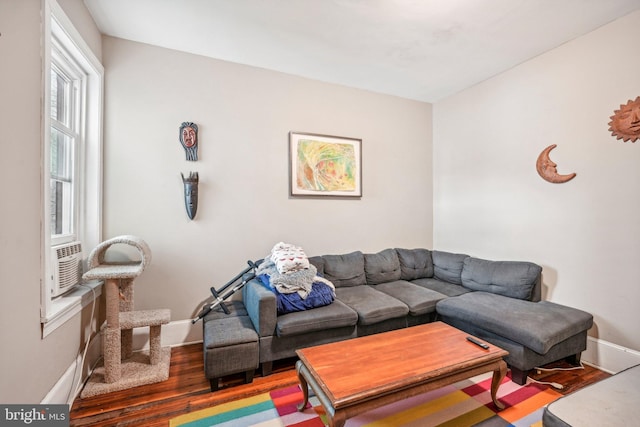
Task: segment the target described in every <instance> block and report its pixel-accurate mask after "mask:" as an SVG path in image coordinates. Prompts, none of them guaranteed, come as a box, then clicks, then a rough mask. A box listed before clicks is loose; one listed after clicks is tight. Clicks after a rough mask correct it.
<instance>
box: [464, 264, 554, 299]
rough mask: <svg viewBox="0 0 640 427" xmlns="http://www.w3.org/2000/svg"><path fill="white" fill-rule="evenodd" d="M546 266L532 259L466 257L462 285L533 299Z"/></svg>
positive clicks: (478, 289)
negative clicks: (543, 267) (527, 260)
mask: <svg viewBox="0 0 640 427" xmlns="http://www.w3.org/2000/svg"><path fill="white" fill-rule="evenodd" d="M541 273H542V267H540V266H539V265H537V264H534V263H532V262H521V261H489V260H486V259H479V258H472V257H469V258H466V259H465V260H464V264H463V267H462V275H461V277H462V286H464V287H465V288H467V289H471V290H472V291H485V292H491V293H493V294H498V295H504V296H506V297H511V298H518V299H526V300H531V299H532V297H533V291H534V287H535V285H536V283H537V281H538V279H539V278H540V274H541Z"/></svg>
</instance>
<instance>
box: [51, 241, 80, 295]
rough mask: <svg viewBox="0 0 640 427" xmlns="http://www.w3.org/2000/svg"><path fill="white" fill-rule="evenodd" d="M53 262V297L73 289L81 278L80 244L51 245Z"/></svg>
mask: <svg viewBox="0 0 640 427" xmlns="http://www.w3.org/2000/svg"><path fill="white" fill-rule="evenodd" d="M51 262H52V263H53V284H52V288H51V293H52V296H53V297H57V296H59V295H62V294H64V293H65V292H68V291H70V290H71V289H73V288H74V287H75V286H76V285H77V284H78V283H80V281H81V280H82V244H81V243H80V242H71V243H65V244H63V245H57V246H52V247H51Z"/></svg>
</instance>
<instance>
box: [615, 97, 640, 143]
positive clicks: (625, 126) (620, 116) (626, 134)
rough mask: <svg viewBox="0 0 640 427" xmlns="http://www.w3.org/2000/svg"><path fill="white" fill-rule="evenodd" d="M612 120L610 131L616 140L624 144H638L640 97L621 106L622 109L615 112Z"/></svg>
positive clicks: (639, 135)
mask: <svg viewBox="0 0 640 427" xmlns="http://www.w3.org/2000/svg"><path fill="white" fill-rule="evenodd" d="M610 119H611V121H610V122H609V130H610V131H611V135H613V136H615V137H616V139H622V140H623V141H624V142H627V141H631V142H636V141H637V140H638V139H640V96H638V97H636V99H635V100H633V101H631V100H629V102H627V103H626V104H623V105H620V109H619V110H615V111H614V112H613V116H611V117H610Z"/></svg>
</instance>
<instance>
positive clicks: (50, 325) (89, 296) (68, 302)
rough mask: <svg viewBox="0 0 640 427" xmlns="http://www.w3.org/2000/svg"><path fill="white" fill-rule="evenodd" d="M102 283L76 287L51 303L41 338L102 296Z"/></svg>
mask: <svg viewBox="0 0 640 427" xmlns="http://www.w3.org/2000/svg"><path fill="white" fill-rule="evenodd" d="M102 284H103V282H102V281H97V280H96V281H91V282H88V283H85V284H84V286H77V287H76V288H75V289H74V290H72V291H71V292H69V293H68V294H65V295H62V296H61V297H59V298H56V299H54V300H52V301H51V306H50V307H49V310H48V312H47V314H46V316H45V317H43V318H42V319H41V322H42V338H44V337H46V336H47V335H49V334H50V333H51V332H53V331H55V330H56V329H57V328H59V327H60V326H62V325H63V324H64V323H65V322H66V321H67V320H69V319H71V318H72V317H73V316H75V315H76V314H78V313H80V311H82V309H83V308H84V307H86V306H87V305H89V304H91V303H92V302H93V301H94V300H95V299H97V298H98V297H99V296H100V295H102Z"/></svg>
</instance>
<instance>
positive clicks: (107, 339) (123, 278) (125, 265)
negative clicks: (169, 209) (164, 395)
mask: <svg viewBox="0 0 640 427" xmlns="http://www.w3.org/2000/svg"><path fill="white" fill-rule="evenodd" d="M116 244H121V245H122V244H124V245H128V246H131V247H133V248H135V249H136V250H137V252H138V253H139V255H140V261H134V262H114V261H111V262H108V261H106V260H105V256H106V253H107V250H108V249H109V248H111V247H112V246H113V245H116ZM150 261H151V250H150V249H149V246H148V245H147V243H146V242H145V241H144V240H142V239H140V238H139V237H136V236H131V235H125V236H119V237H114V238H112V239H109V240H106V241H104V242H102V243H100V244H99V245H98V246H96V247H95V249H93V251H91V253H90V254H89V259H88V268H89V270H88V271H87V272H86V273H85V274H84V275H83V276H82V277H83V278H84V279H87V280H96V279H97V280H104V289H105V295H106V322H105V324H104V325H103V327H102V344H103V345H102V348H103V353H104V358H103V359H104V363H103V364H102V366H98V367H97V368H96V369H95V370H94V372H93V374H92V375H91V377H90V378H89V381H88V382H87V384H86V385H85V387H84V389H83V390H82V393H81V397H89V396H95V395H98V394H103V393H109V392H112V391H118V390H124V389H127V388H131V387H135V386H139V385H143V384H151V383H156V382H161V381H164V380H166V379H168V378H169V362H170V359H171V348H170V347H164V348H163V347H162V345H161V338H160V337H161V328H162V325H164V324H167V323H169V321H170V319H171V311H170V310H169V309H158V310H138V311H135V310H134V306H133V282H134V279H135V278H136V277H138V276H139V275H140V274H142V272H143V271H144V269H145V268H146V267H147V265H148V264H149V262H150ZM142 327H149V351H148V352H144V351H143V352H136V353H134V352H133V329H134V328H142Z"/></svg>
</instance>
